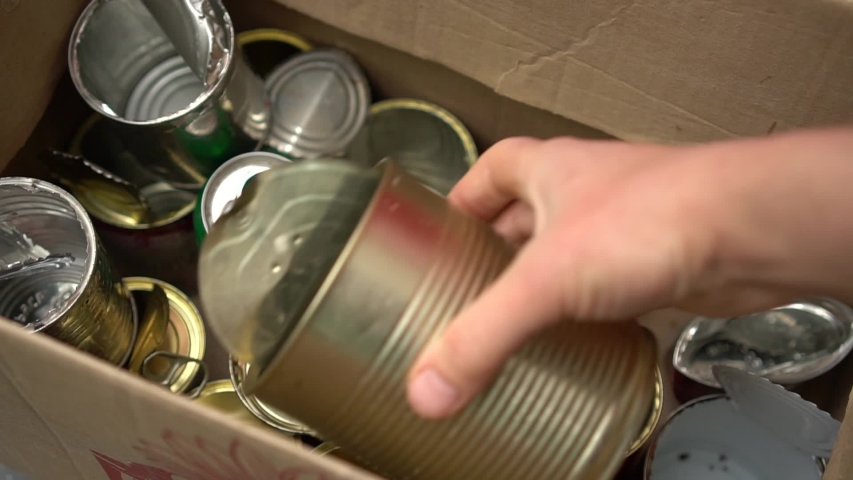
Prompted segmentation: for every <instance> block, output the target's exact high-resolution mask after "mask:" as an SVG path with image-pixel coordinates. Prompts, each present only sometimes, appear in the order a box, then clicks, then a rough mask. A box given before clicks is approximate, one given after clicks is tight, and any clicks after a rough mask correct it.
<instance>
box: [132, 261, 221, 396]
mask: <svg viewBox="0 0 853 480" xmlns="http://www.w3.org/2000/svg"><path fill="white" fill-rule="evenodd" d="M124 284H125V285H126V287H127V289H128V290H129V291H130V292H131V293H132V294H133V295H134V296H135V297H136V298H137V302H138V303H139V305H140V311H142V310H144V308H145V306H146V305H147V301H148V298H146V297H147V296H148V295H149V294H150V293H151V292H152V291H153V290H154V289H155V288H156V287H159V288H161V289H162V290H163V291H164V292H165V294H166V299H167V300H168V322H167V324H166V328H165V332H164V335H163V339H162V341H161V342H159V344H158V346H157V347H156V349H155V351H154V352H152V353H151V354H150V355H148V356H147V358H146V359H145V365H144V367H143V369H142V371H141V372H140V373H141V374H142V375H143V376H144V377H146V378H147V379H149V380H152V381H154V382H156V383H160V384H163V385H164V386H166V387H168V388H169V390H171V391H172V392H174V393H184V392H185V391H187V389H188V388H190V387H191V386H192V385H193V383H194V381H195V380H196V379H197V377H198V374H199V372H200V371H202V372H205V371H206V368H205V365H204V363H203V361H202V359H203V358H204V352H205V347H206V335H205V331H204V323H203V322H202V319H201V314H200V313H199V311H198V308H196V306H195V305H194V304H193V302H192V301H191V300H190V299H189V297H187V296H186V295H185V294H184V293H183V292H181V291H180V290H178V289H177V288H176V287H174V286H172V285H170V284H168V283H166V282H163V281H160V280H156V279H153V278H146V277H127V278H125V279H124Z"/></svg>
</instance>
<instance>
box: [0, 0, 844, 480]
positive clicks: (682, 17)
mask: <svg viewBox="0 0 853 480" xmlns="http://www.w3.org/2000/svg"><path fill="white" fill-rule="evenodd" d="M281 1H282V2H283V3H286V4H287V5H290V6H292V7H294V8H296V9H298V10H301V11H303V12H305V13H307V14H309V15H311V16H313V17H315V18H310V17H307V16H305V15H301V14H299V13H296V12H295V11H293V10H290V9H288V8H285V7H284V6H282V5H279V4H277V3H275V2H272V1H269V0H243V1H236V0H235V1H230V2H226V4H227V6H228V8H229V10H230V11H231V13H232V16H233V17H234V20H235V23H236V25H237V27H238V30H243V29H248V28H254V27H261V26H263V27H269V26H272V27H279V28H285V29H289V30H292V31H295V32H297V33H300V34H302V35H303V36H306V37H307V38H309V39H310V40H312V41H314V42H316V43H317V44H321V45H335V46H339V47H342V48H344V49H346V50H348V51H350V52H351V53H353V54H354V55H355V57H356V58H357V60H358V61H359V63H361V64H362V65H363V66H364V68H365V70H366V72H367V74H368V76H369V77H370V80H371V84H372V87H373V89H374V94H375V95H376V97H388V96H413V97H419V98H424V99H426V100H431V101H435V102H437V103H439V104H441V105H443V106H445V107H446V108H448V109H449V110H450V111H451V112H453V113H454V114H456V115H457V116H459V117H460V118H461V119H462V120H463V121H464V122H465V123H466V124H467V125H468V126H469V128H470V129H471V130H472V132H473V133H474V135H475V137H476V140H477V142H478V145H479V146H480V148H485V147H487V146H488V145H490V144H491V143H493V142H494V141H496V140H498V139H500V138H503V137H506V136H511V135H535V136H540V137H551V136H555V135H576V136H583V137H596V138H600V137H606V136H608V135H607V134H605V133H602V132H601V131H600V130H603V131H606V132H609V133H610V134H613V135H616V136H618V137H621V138H625V139H634V140H636V139H648V140H660V141H667V142H686V141H698V140H708V139H713V138H724V137H730V136H738V135H753V134H755V135H763V134H767V133H768V130H776V131H778V130H782V129H785V128H790V127H793V126H798V125H815V124H827V123H837V122H841V121H849V120H851V117H853V108H851V107H853V104H851V101H853V100H851V99H853V95H851V93H853V91H852V90H853V82H850V81H849V80H850V79H851V78H853V55H850V54H849V53H848V52H846V51H845V50H844V48H845V47H846V46H849V45H853V42H852V41H851V40H853V36H851V35H853V33H851V32H853V18H851V11H853V4H850V3H845V2H842V1H840V0H839V1H838V2H831V1H827V0H824V1H810V2H806V1H805V0H803V1H794V0H780V1H776V2H770V1H767V0H756V1H750V2H747V1H738V2H731V1H719V2H705V1H687V2H662V1H635V2H624V3H619V2H614V1H610V0H606V1H601V2H591V1H586V2H575V3H567V2H556V1H548V0H533V1H527V2H513V1H510V0H498V1H492V2H485V1H472V0H453V1H451V0H433V1H431V2H424V1H418V2H406V1H402V0H398V1H396V2H395V1H391V0H367V1H364V0H335V1H326V2H310V1H307V0H281ZM85 3H86V0H66V1H64V2H58V3H57V2H52V1H50V0H0V40H3V43H2V44H0V59H2V63H0V66H2V67H3V68H0V91H2V92H4V94H3V95H0V114H2V115H0V128H2V129H0V167H3V166H4V165H6V164H7V163H8V162H9V161H10V160H12V156H13V155H14V154H15V152H16V151H17V152H18V153H17V155H16V156H15V158H14V159H13V160H12V161H11V163H10V164H9V165H7V166H6V168H5V169H4V170H3V174H4V175H8V174H25V175H31V176H36V177H42V178H44V177H45V173H46V172H44V171H43V170H42V169H40V168H39V164H38V162H36V160H35V154H36V153H37V152H38V151H39V150H41V149H42V148H44V147H45V146H60V147H61V146H63V145H65V144H67V142H68V140H69V139H70V137H71V135H72V134H73V131H74V129H75V126H76V125H79V123H80V122H81V121H82V119H83V118H85V116H86V115H87V114H88V113H89V110H88V108H87V107H86V106H85V105H84V104H83V103H82V101H81V100H80V99H79V98H78V97H77V95H76V92H75V91H74V89H73V86H72V85H71V84H70V81H69V79H68V77H67V76H64V77H63V71H64V69H65V51H66V39H67V37H68V34H69V33H70V28H71V26H72V25H73V23H74V20H75V17H76V15H77V13H78V12H79V11H80V10H81V9H82V7H83V5H84V4H85ZM336 27H338V28H336ZM383 44H384V45H383ZM385 45H391V46H393V47H394V48H389V47H387V46H385ZM422 59H427V60H434V61H435V62H437V63H438V64H441V65H438V64H436V63H433V62H428V61H424V60H422ZM495 91H497V93H495ZM51 97H52V99H51ZM517 100H520V101H517ZM48 101H49V102H50V103H49V105H48ZM535 107H541V108H544V109H545V110H548V111H551V112H556V114H553V113H548V112H546V111H543V110H540V109H539V108H535ZM45 108H47V110H46V113H45V115H44V116H43V118H41V120H40V121H39V117H41V116H42V113H43V112H44V111H45ZM569 118H570V119H573V120H576V121H570V120H568V119H569ZM580 122H582V123H580ZM36 123H38V126H37V127H36ZM584 124H587V125H592V126H594V127H597V128H598V129H600V130H597V129H594V128H591V127H588V126H586V125H584ZM34 129H35V130H34ZM22 146H23V148H21V147H22ZM19 149H20V151H18V150H19ZM687 318H688V317H687V316H686V315H685V314H683V313H680V312H657V313H655V314H652V315H650V316H648V317H647V318H644V319H642V322H643V323H644V324H645V325H647V326H649V327H650V328H651V329H652V330H653V331H654V332H655V334H656V337H657V338H658V341H659V343H660V344H661V355H662V357H661V362H662V367H663V371H664V372H665V376H666V377H667V378H669V374H671V368H669V359H668V357H667V354H668V352H669V348H671V345H672V343H673V342H674V339H675V337H676V335H677V333H678V331H679V329H680V328H681V326H683V324H684V322H685V321H686V320H687ZM209 344H212V345H213V346H212V347H209V348H211V349H212V351H209V352H208V355H207V357H206V358H207V359H208V361H211V362H216V363H217V364H216V365H213V366H212V368H211V371H213V372H215V373H216V374H217V375H218V376H222V375H224V373H223V372H224V368H223V365H219V363H222V362H223V361H224V359H225V358H226V357H225V356H224V355H223V352H222V351H221V350H217V347H216V345H217V343H216V342H214V341H212V339H211V341H210V342H209ZM668 347H669V348H668ZM851 383H853V361H847V362H845V364H844V365H842V366H840V367H839V368H837V369H834V370H833V371H832V372H830V374H828V375H827V376H825V377H823V378H822V379H821V380H820V381H819V382H815V383H814V384H812V385H807V386H806V387H805V389H804V391H803V393H804V395H805V396H806V397H807V398H810V399H812V400H814V401H816V402H817V403H818V404H819V405H821V406H822V407H823V408H826V409H828V410H829V411H831V412H832V413H833V414H834V415H835V416H836V417H837V418H842V417H843V416H844V405H845V404H846V402H847V398H848V392H849V388H850V385H851ZM665 405H666V409H667V410H671V409H672V408H674V406H675V402H674V401H673V398H672V395H671V391H670V390H669V388H667V394H666V401H665ZM0 406H2V408H0V463H2V464H7V465H9V466H11V467H13V468H16V469H19V470H22V471H24V472H27V473H29V474H30V475H31V476H32V477H33V478H35V479H49V480H56V479H63V480H64V479H87V480H88V479H109V480H119V479H121V480H127V479H136V480H173V479H174V480H177V479H186V480H197V479H198V480H202V479H204V480H207V479H213V480H225V479H228V480H231V479H240V480H251V479H258V480H265V479H277V480H320V479H322V480H331V479H361V478H364V479H367V478H375V477H373V476H371V475H370V474H368V473H366V472H363V471H360V470H357V469H355V468H354V467H351V466H349V465H347V464H344V463H342V462H339V461H336V460H334V459H329V458H325V457H323V458H319V457H316V456H315V455H312V454H310V453H308V452H307V451H306V450H305V449H304V448H300V447H298V446H296V445H295V444H294V443H293V442H292V441H291V440H289V439H287V438H285V437H283V436H280V435H277V434H275V433H272V432H271V431H269V430H266V429H262V428H256V427H251V426H248V425H243V424H240V423H236V421H234V420H231V419H228V418H223V417H221V416H218V415H216V413H215V412H211V411H208V410H205V409H203V408H201V407H200V406H198V405H195V404H193V403H192V402H191V401H188V400H186V399H183V398H178V397H175V396H173V395H170V394H169V393H167V392H165V391H164V390H162V389H160V388H159V387H156V386H153V385H151V384H148V383H146V382H145V381H143V380H142V379H140V378H137V377H134V376H132V375H129V374H127V373H125V372H122V371H120V370H118V369H116V368H114V367H112V366H109V365H106V364H104V363H103V362H100V361H98V360H96V359H94V358H90V357H87V356H85V355H82V354H80V353H79V352H77V351H75V350H74V349H72V348H70V347H67V346H65V345H62V344H60V343H58V342H56V341H53V340H52V339H49V338H45V337H42V336H39V335H26V334H24V333H23V332H21V331H20V330H18V329H16V328H14V326H13V325H12V324H9V323H6V322H0ZM847 419H848V421H846V422H845V424H844V426H843V431H842V433H841V436H840V437H839V441H838V444H837V446H836V451H835V453H834V454H833V459H832V461H831V462H830V466H829V471H828V472H827V475H826V479H827V480H842V479H851V478H853V420H851V419H853V402H851V403H850V405H849V406H848V408H847Z"/></svg>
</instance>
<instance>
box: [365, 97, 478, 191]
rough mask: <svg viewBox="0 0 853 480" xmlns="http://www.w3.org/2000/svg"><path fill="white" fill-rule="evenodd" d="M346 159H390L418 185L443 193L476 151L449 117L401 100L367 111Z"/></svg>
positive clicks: (427, 106) (418, 102)
mask: <svg viewBox="0 0 853 480" xmlns="http://www.w3.org/2000/svg"><path fill="white" fill-rule="evenodd" d="M348 156H349V158H350V159H351V160H352V161H355V162H358V163H361V164H365V165H375V164H376V163H377V162H379V161H380V160H382V159H384V158H387V157H390V158H393V159H394V160H395V161H396V162H398V163H399V165H400V168H402V169H403V170H405V171H406V172H408V173H409V174H410V175H412V176H414V177H415V178H417V179H418V180H419V181H420V182H421V183H423V184H424V185H426V186H428V187H430V188H432V189H433V190H435V191H437V192H438V193H440V194H442V195H447V194H448V193H449V192H450V189H451V188H453V186H454V185H455V184H456V182H458V181H459V179H461V178H462V176H464V175H465V173H467V172H468V169H469V168H470V167H471V165H473V164H474V162H475V161H477V157H478V153H477V147H476V145H475V144H474V139H473V138H472V137H471V134H470V133H469V132H468V129H467V128H465V125H463V124H462V122H461V121H460V120H459V119H458V118H456V117H455V116H453V114H451V113H450V112H448V111H447V110H445V109H443V108H441V107H439V106H438V105H435V104H432V103H429V102H425V101H423V100H412V99H403V98H401V99H391V100H384V101H381V102H378V103H375V104H373V106H372V107H370V115H368V117H367V121H366V122H365V124H364V126H363V127H362V129H361V131H360V132H359V134H358V136H357V137H356V138H355V139H354V140H353V142H352V144H351V145H350V148H349V155H348Z"/></svg>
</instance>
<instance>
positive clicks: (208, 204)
mask: <svg viewBox="0 0 853 480" xmlns="http://www.w3.org/2000/svg"><path fill="white" fill-rule="evenodd" d="M288 163H290V160H288V159H287V158H286V157H283V156H281V155H277V154H274V153H267V152H250V153H244V154H243V155H238V156H236V157H234V158H232V159H231V160H228V161H227V162H225V163H224V164H222V166H221V167H219V168H218V169H216V171H215V172H213V175H211V176H210V179H209V180H208V181H207V184H206V185H205V186H204V190H202V193H201V198H200V199H199V201H198V202H197V204H196V211H195V217H194V224H195V231H196V237H197V238H198V240H199V242H201V241H202V240H203V239H204V237H205V235H207V232H209V231H210V228H211V227H212V226H213V224H214V222H216V220H217V219H218V218H219V217H220V216H221V215H222V214H223V213H225V212H227V211H229V210H231V208H232V207H233V206H234V202H235V201H236V200H237V198H238V197H239V196H240V193H241V192H242V191H243V186H244V185H246V182H248V181H249V179H250V178H252V177H254V176H255V175H257V174H259V173H261V172H265V171H267V170H269V169H270V168H274V167H278V166H281V165H285V164H288Z"/></svg>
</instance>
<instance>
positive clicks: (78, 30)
mask: <svg viewBox="0 0 853 480" xmlns="http://www.w3.org/2000/svg"><path fill="white" fill-rule="evenodd" d="M105 3H106V2H105V1H103V0H94V1H91V2H89V4H88V5H87V6H86V8H84V9H83V12H82V13H81V14H80V16H79V17H78V18H77V22H76V23H75V24H74V28H73V30H72V31H71V37H70V38H71V41H70V42H69V43H68V53H67V58H68V70H69V71H70V73H71V81H72V83H74V87H75V88H76V89H77V92H78V93H79V94H80V96H81V97H83V100H84V101H85V102H86V103H87V104H88V105H89V107H91V108H92V109H93V110H94V111H95V112H97V113H99V114H101V115H102V116H104V117H108V118H111V119H113V120H115V121H117V122H121V123H124V124H127V125H135V126H152V125H160V124H162V123H167V122H172V121H175V120H178V119H180V118H183V117H185V116H187V115H189V114H191V113H192V112H193V111H194V110H195V109H197V108H198V106H199V105H202V104H204V103H205V102H207V101H208V100H209V99H210V98H211V97H212V96H213V94H214V93H215V92H216V91H218V90H221V89H222V88H223V85H225V84H226V83H227V81H228V80H229V79H230V77H231V73H233V69H234V64H235V58H234V53H233V52H234V46H235V43H236V39H235V35H234V23H233V22H232V20H231V16H230V15H229V14H228V12H227V11H222V12H221V13H222V15H221V16H222V20H223V23H224V27H225V35H224V38H225V39H227V45H225V48H223V49H222V50H223V56H222V58H223V60H224V64H223V65H222V67H221V71H220V74H219V75H217V78H216V81H215V82H214V83H213V84H211V85H206V86H205V90H204V92H203V93H202V94H201V95H199V96H198V97H197V98H196V99H195V100H194V101H193V102H192V103H190V104H189V105H187V106H186V107H184V108H182V109H181V110H178V111H177V112H174V113H172V114H171V115H166V116H164V117H160V118H155V119H153V120H145V121H138V120H130V119H128V118H125V117H124V116H122V115H118V114H117V113H115V112H113V111H112V110H111V109H110V108H104V106H105V105H106V104H105V103H104V102H103V101H101V100H99V99H98V98H97V97H96V96H95V95H94V94H93V93H92V92H90V91H89V89H88V88H87V87H86V84H85V82H84V81H83V74H82V72H81V70H80V62H79V60H78V58H77V56H78V55H77V47H78V44H79V43H80V39H81V38H82V37H83V35H84V33H85V31H86V27H87V26H88V24H89V20H91V18H92V17H94V15H95V13H96V12H97V11H98V8H100V7H101V6H102V5H103V4H105ZM223 10H224V9H223Z"/></svg>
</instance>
